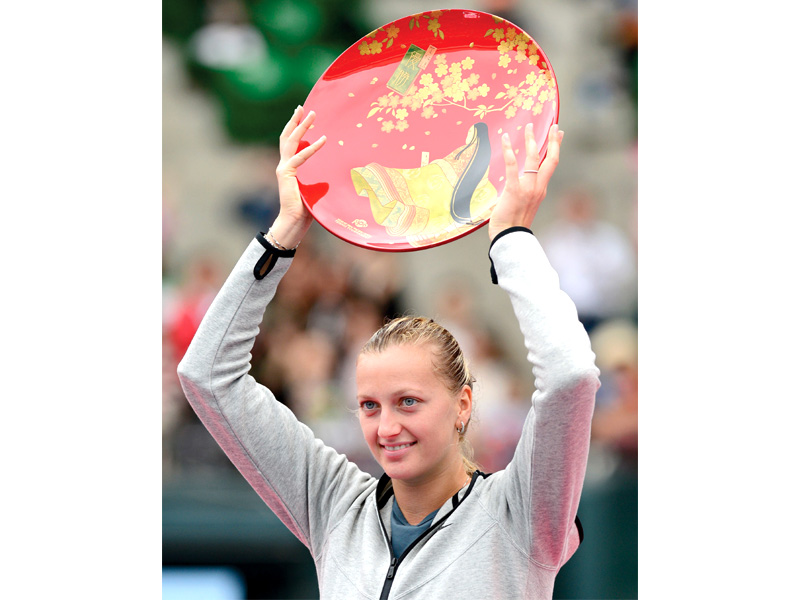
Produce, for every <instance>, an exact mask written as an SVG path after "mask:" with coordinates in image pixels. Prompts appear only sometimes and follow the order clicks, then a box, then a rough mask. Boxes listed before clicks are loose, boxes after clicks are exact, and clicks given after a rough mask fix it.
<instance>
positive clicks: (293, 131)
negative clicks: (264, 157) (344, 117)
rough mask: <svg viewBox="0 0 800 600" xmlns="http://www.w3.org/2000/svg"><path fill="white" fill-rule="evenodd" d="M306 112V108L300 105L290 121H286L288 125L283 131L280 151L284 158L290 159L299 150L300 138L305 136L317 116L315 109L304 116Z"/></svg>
mask: <svg viewBox="0 0 800 600" xmlns="http://www.w3.org/2000/svg"><path fill="white" fill-rule="evenodd" d="M304 114H305V109H304V108H303V107H302V106H298V107H297V108H296V109H295V110H294V114H293V115H292V118H291V119H289V122H288V123H286V126H285V127H284V128H283V131H282V132H281V136H280V151H281V158H282V159H288V158H290V157H292V156H293V155H294V154H295V153H296V152H297V147H298V146H299V145H300V140H302V139H303V136H304V135H305V134H306V132H307V131H308V130H309V129H310V128H311V125H313V123H314V119H315V118H316V116H317V115H316V113H315V112H314V111H313V110H312V111H310V112H309V113H308V115H306V116H305V118H303V115H304Z"/></svg>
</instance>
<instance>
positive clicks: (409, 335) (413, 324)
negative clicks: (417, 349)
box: [361, 316, 480, 476]
mask: <svg viewBox="0 0 800 600" xmlns="http://www.w3.org/2000/svg"><path fill="white" fill-rule="evenodd" d="M426 343H430V344H432V345H433V347H434V353H435V355H436V358H437V359H438V360H437V361H436V362H435V363H434V371H435V372H436V373H437V375H439V377H440V379H441V380H442V382H443V383H444V384H445V386H446V387H447V389H448V390H449V391H450V392H451V393H452V394H453V395H455V394H458V393H459V392H460V391H461V390H462V389H463V387H464V386H465V385H466V386H467V387H469V388H470V389H473V384H474V383H475V377H473V376H472V373H471V372H470V370H469V365H468V364H467V360H466V358H465V357H464V353H463V352H462V350H461V346H459V344H458V342H457V341H456V339H455V338H454V337H453V335H452V334H451V333H450V332H449V331H448V330H447V329H445V328H444V327H442V326H441V325H440V324H439V323H437V322H436V321H434V320H433V319H429V318H427V317H415V316H405V317H397V318H395V319H392V320H391V321H389V322H387V323H386V324H385V325H384V326H383V327H381V328H380V329H379V330H378V331H376V332H375V333H374V334H373V335H372V337H371V338H370V339H369V340H368V341H367V343H366V344H364V346H363V347H362V348H361V354H366V353H379V352H382V351H383V350H385V349H386V348H389V347H390V346H399V345H402V344H426ZM470 420H471V419H470ZM468 428H469V421H467V422H466V423H464V432H463V433H459V434H458V445H459V450H460V451H461V460H462V462H463V464H464V469H465V470H466V471H467V474H468V475H469V476H472V474H473V473H475V471H478V470H479V469H480V465H478V464H477V463H476V462H475V461H474V450H473V448H472V444H470V443H469V441H468V440H467V438H466V435H467V429H468Z"/></svg>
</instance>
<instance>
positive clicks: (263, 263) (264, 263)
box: [253, 231, 297, 279]
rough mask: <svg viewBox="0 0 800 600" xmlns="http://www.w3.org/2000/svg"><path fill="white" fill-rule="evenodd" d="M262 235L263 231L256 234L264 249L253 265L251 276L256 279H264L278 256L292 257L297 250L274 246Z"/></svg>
mask: <svg viewBox="0 0 800 600" xmlns="http://www.w3.org/2000/svg"><path fill="white" fill-rule="evenodd" d="M264 235H265V234H264V232H263V231H261V232H259V234H258V235H256V239H257V240H258V243H259V244H261V245H262V246H264V250H265V252H264V254H262V255H261V258H259V259H258V262H257V263H256V265H255V267H253V276H254V277H255V278H256V279H264V277H266V276H267V275H268V274H269V272H270V271H272V269H273V268H274V267H275V263H277V262H278V259H279V258H292V257H293V256H294V255H295V254H296V253H297V250H281V249H279V248H276V247H275V246H273V245H272V244H270V243H269V242H268V241H267V238H266V237H264Z"/></svg>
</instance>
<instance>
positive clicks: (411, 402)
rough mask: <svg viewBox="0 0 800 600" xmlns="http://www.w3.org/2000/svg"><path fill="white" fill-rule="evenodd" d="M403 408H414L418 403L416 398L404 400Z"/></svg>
mask: <svg viewBox="0 0 800 600" xmlns="http://www.w3.org/2000/svg"><path fill="white" fill-rule="evenodd" d="M402 402H403V406H414V405H415V404H416V403H417V399H416V398H403V400H402Z"/></svg>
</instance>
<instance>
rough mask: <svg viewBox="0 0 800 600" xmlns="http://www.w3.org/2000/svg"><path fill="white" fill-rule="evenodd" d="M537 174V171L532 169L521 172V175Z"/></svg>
mask: <svg viewBox="0 0 800 600" xmlns="http://www.w3.org/2000/svg"><path fill="white" fill-rule="evenodd" d="M538 172H539V171H534V170H533V169H529V170H526V171H523V173H538Z"/></svg>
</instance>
